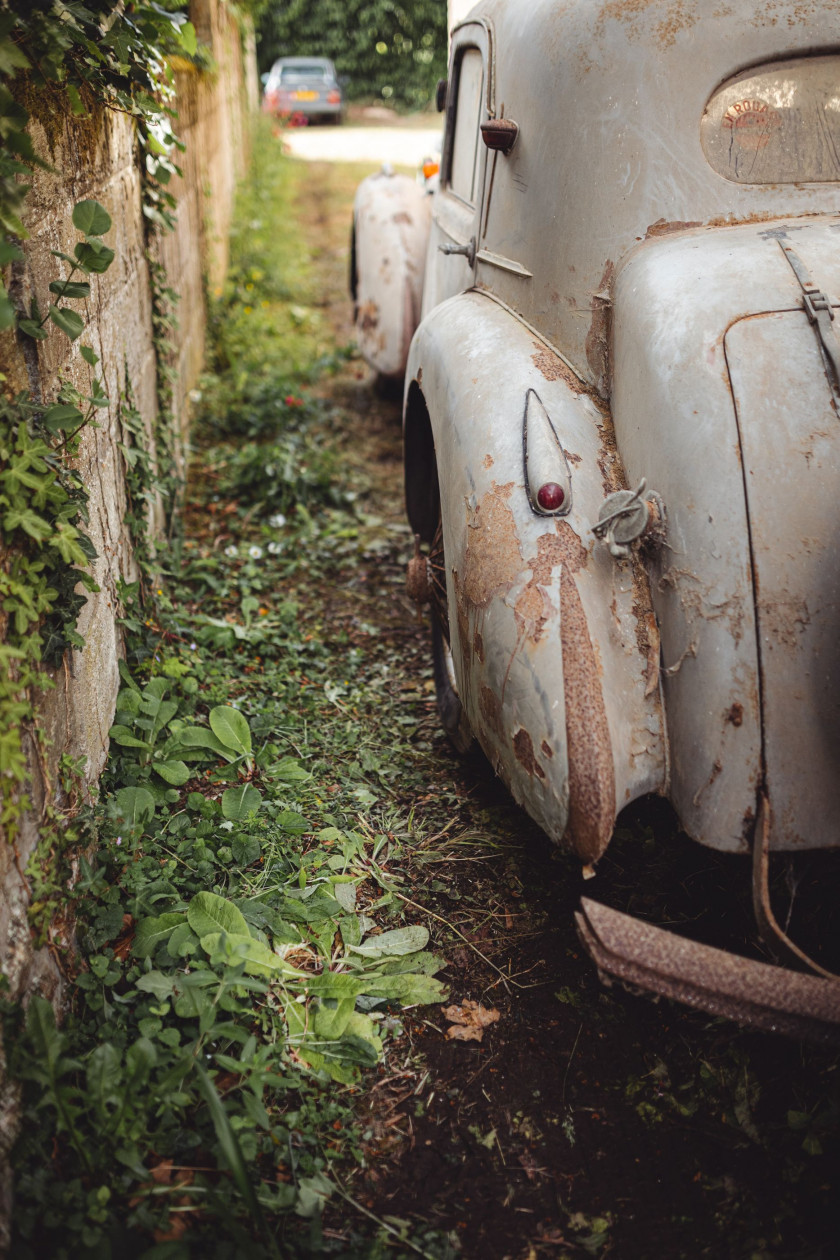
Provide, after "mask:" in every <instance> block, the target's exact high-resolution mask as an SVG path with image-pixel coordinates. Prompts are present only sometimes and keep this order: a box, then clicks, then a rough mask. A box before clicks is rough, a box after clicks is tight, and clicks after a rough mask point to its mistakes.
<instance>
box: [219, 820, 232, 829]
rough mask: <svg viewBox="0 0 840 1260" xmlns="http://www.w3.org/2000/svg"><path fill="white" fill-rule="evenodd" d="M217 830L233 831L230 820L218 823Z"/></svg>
mask: <svg viewBox="0 0 840 1260" xmlns="http://www.w3.org/2000/svg"><path fill="white" fill-rule="evenodd" d="M219 831H233V823H232V822H223V823H219Z"/></svg>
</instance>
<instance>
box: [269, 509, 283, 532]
mask: <svg viewBox="0 0 840 1260" xmlns="http://www.w3.org/2000/svg"><path fill="white" fill-rule="evenodd" d="M268 523H269V525H270V526H271V528H272V529H282V528H283V526H284V525H285V524H286V518H285V516H284V515H283V513H282V512H278V513H277V514H276V515H275V516H269V518H268Z"/></svg>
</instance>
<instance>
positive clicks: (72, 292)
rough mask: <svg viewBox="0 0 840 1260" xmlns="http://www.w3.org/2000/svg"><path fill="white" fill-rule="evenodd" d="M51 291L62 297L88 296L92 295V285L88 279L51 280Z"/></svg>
mask: <svg viewBox="0 0 840 1260" xmlns="http://www.w3.org/2000/svg"><path fill="white" fill-rule="evenodd" d="M50 293H57V294H58V296H59V297H60V298H86V297H90V285H89V284H88V282H87V280H51V281H50Z"/></svg>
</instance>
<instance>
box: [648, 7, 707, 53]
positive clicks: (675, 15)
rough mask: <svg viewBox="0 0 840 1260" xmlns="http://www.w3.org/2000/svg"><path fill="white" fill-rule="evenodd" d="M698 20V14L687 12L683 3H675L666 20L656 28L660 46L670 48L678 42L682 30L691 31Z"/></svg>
mask: <svg viewBox="0 0 840 1260" xmlns="http://www.w3.org/2000/svg"><path fill="white" fill-rule="evenodd" d="M696 21H697V16H696V14H694V13H686V11H685V6H684V5H683V4H682V3H678V4H675V5H673V6H672V8H671V10H670V12H669V13H668V14H667V16H666V17H665V20H664V21H662V22H660V23H659V25H658V26H656V28H655V32H656V37H657V39H658V41H659V46H660V48H670V47H671V46H672V45H673V44H675V43H676V42H677V36H678V35H679V33H680V31H690V30H691V28H692V26H694V24H695V23H696Z"/></svg>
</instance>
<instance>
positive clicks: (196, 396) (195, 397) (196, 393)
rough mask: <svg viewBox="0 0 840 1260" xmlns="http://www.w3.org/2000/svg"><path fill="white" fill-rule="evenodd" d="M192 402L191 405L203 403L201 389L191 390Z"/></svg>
mask: <svg viewBox="0 0 840 1260" xmlns="http://www.w3.org/2000/svg"><path fill="white" fill-rule="evenodd" d="M190 402H191V403H200V402H201V390H200V389H191V390H190Z"/></svg>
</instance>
